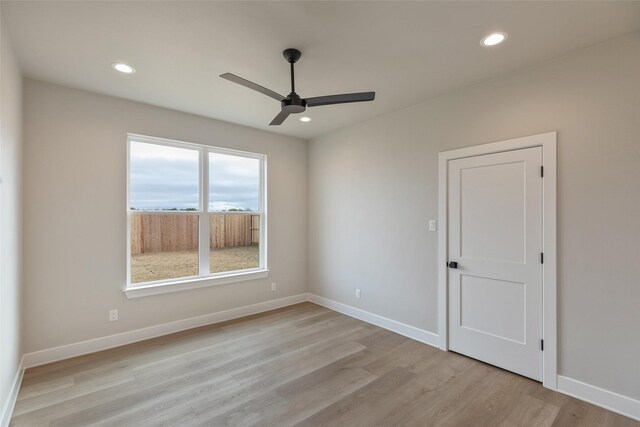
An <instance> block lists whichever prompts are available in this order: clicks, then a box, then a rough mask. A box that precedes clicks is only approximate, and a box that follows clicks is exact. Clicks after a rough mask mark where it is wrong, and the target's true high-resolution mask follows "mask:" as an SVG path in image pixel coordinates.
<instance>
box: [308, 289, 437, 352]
mask: <svg viewBox="0 0 640 427" xmlns="http://www.w3.org/2000/svg"><path fill="white" fill-rule="evenodd" d="M308 295H309V301H310V302H312V303H314V304H318V305H321V306H323V307H326V308H329V309H331V310H333V311H337V312H338V313H342V314H346V315H347V316H350V317H355V318H356V319H359V320H362V321H363V322H367V323H371V324H372V325H376V326H380V327H381V328H384V329H388V330H390V331H393V332H395V333H397V334H400V335H404V336H405V337H407V338H411V339H414V340H416V341H420V342H422V343H425V344H429V345H431V346H433V347H438V335H437V334H434V333H433V332H429V331H425V330H424V329H420V328H416V327H415V326H410V325H406V324H404V323H400V322H398V321H396V320H391V319H388V318H386V317H382V316H379V315H377V314H373V313H370V312H368V311H364V310H361V309H359V308H355V307H353V306H350V305H347V304H343V303H341V302H337V301H333V300H330V299H327V298H324V297H321V296H318V295H315V294H311V293H310V294H308Z"/></svg>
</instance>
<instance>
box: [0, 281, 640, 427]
mask: <svg viewBox="0 0 640 427" xmlns="http://www.w3.org/2000/svg"><path fill="white" fill-rule="evenodd" d="M305 301H310V302H312V303H314V304H318V305H321V306H323V307H326V308H328V309H331V310H334V311H337V312H338V313H342V314H345V315H347V316H350V317H354V318H356V319H359V320H362V321H364V322H367V323H371V324H373V325H376V326H379V327H381V328H384V329H388V330H390V331H393V332H396V333H398V334H400V335H404V336H406V337H408V338H411V339H414V340H416V341H420V342H422V343H425V344H428V345H431V346H433V347H438V335H437V334H434V333H432V332H429V331H426V330H424V329H419V328H416V327H414V326H410V325H406V324H404V323H401V322H398V321H396V320H391V319H388V318H386V317H383V316H379V315H377V314H374V313H371V312H368V311H365V310H361V309H359V308H356V307H353V306H350V305H347V304H343V303H340V302H337V301H333V300H330V299H327V298H324V297H320V296H318V295H315V294H311V293H309V294H299V295H293V296H290V297H286V298H281V299H277V300H271V301H265V302H261V303H257V304H253V305H248V306H244V307H238V308H233V309H230V310H225V311H220V312H217V313H211V314H205V315H202V316H197V317H192V318H189V319H183V320H178V321H175V322H170V323H164V324H161V325H156V326H151V327H148V328H143V329H136V330H134V331H129V332H123V333H121V334H116V335H110V336H106V337H101V338H96V339H91V340H87V341H82V342H79V343H74V344H69V345H64V346H60V347H54V348H50V349H46V350H41V351H36V352H33V353H27V354H25V355H24V356H23V357H22V361H21V363H20V367H19V369H18V372H17V373H16V377H15V379H14V382H13V385H12V389H11V394H10V396H9V397H8V399H7V401H6V402H4V406H3V408H2V414H1V416H0V427H6V426H8V425H9V421H10V420H11V414H12V413H13V408H14V406H15V403H16V399H17V397H18V391H19V389H20V384H21V382H22V376H23V374H24V370H25V369H27V368H31V367H34V366H38V365H43V364H46V363H51V362H56V361H59V360H63V359H68V358H71V357H76V356H82V355H84V354H89V353H94V352H96V351H101V350H107V349H109V348H113V347H118V346H122V345H126V344H131V343H134V342H138V341H143V340H146V339H150V338H156V337H159V336H162V335H167V334H171V333H174V332H180V331H184V330H187V329H192V328H197V327H199V326H205V325H210V324H214V323H218V322H224V321H227V320H232V319H236V318H239V317H244V316H250V315H252V314H258V313H262V312H265V311H269V310H275V309H277V308H281V307H286V306H289V305H293V304H299V303H301V302H305ZM557 391H559V392H561V393H564V394H567V395H569V396H572V397H575V398H577V399H580V400H583V401H585V402H589V403H592V404H594V405H597V406H600V407H602V408H605V409H608V410H610V411H613V412H616V413H618V414H621V415H624V416H626V417H629V418H632V419H635V420H638V421H640V400H635V399H632V398H630V397H627V396H623V395H621V394H618V393H614V392H612V391H609V390H605V389H602V388H599V387H596V386H592V385H589V384H586V383H583V382H581V381H577V380H574V379H571V378H568V377H564V376H562V375H558V388H557Z"/></svg>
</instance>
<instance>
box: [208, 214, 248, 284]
mask: <svg viewBox="0 0 640 427" xmlns="http://www.w3.org/2000/svg"><path fill="white" fill-rule="evenodd" d="M209 225H210V233H211V237H210V245H209V247H210V249H211V252H210V255H209V260H210V265H211V272H212V273H221V272H224V271H234V270H244V269H247V268H258V267H259V266H260V251H259V245H260V242H259V240H260V215H247V214H209Z"/></svg>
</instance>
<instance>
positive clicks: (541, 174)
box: [540, 166, 544, 177]
mask: <svg viewBox="0 0 640 427" xmlns="http://www.w3.org/2000/svg"><path fill="white" fill-rule="evenodd" d="M540 177H544V166H540Z"/></svg>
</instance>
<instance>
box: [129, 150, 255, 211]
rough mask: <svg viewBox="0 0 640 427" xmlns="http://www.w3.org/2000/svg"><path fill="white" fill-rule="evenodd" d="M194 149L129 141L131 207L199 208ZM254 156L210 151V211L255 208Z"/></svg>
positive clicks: (196, 155)
mask: <svg viewBox="0 0 640 427" xmlns="http://www.w3.org/2000/svg"><path fill="white" fill-rule="evenodd" d="M198 154H199V152H198V151H197V150H190V149H185V148H177V147H169V146H164V145H155V144H147V143H142V142H135V141H132V142H131V150H130V156H131V157H130V191H131V193H130V207H131V208H132V209H138V210H140V209H147V210H159V209H162V210H164V209H178V210H185V209H198V199H199V196H198V194H199V177H198V176H199V172H198ZM259 167H260V162H259V160H257V159H250V158H247V157H239V156H230V155H226V154H218V153H209V210H210V211H225V210H230V209H242V210H251V211H257V210H258V208H259V206H258V198H259V197H258V195H259V185H260V181H259Z"/></svg>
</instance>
